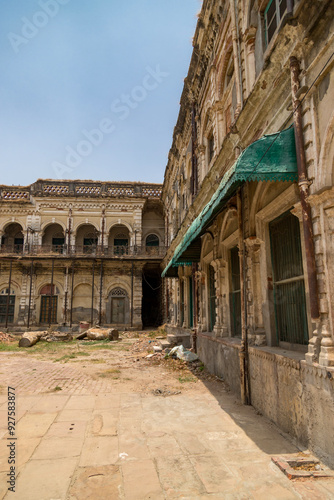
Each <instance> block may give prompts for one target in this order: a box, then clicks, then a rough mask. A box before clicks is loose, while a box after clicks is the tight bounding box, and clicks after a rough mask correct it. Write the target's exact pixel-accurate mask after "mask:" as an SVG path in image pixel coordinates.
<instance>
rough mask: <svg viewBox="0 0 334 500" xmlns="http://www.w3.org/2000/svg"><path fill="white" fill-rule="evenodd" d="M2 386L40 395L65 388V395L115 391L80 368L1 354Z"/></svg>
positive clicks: (0, 371) (105, 381)
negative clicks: (56, 388)
mask: <svg viewBox="0 0 334 500" xmlns="http://www.w3.org/2000/svg"><path fill="white" fill-rule="evenodd" d="M0 385H3V386H4V387H7V386H8V385H10V386H12V387H15V388H16V391H17V393H18V394H21V393H22V394H39V393H41V392H48V391H52V390H53V389H54V388H55V387H57V386H59V387H61V388H62V394H64V393H66V394H99V393H101V392H102V393H108V392H111V391H112V390H113V388H115V384H112V383H111V381H110V380H107V379H101V378H100V379H94V378H93V377H90V376H88V375H87V374H86V373H84V372H83V370H82V369H80V368H79V367H76V366H73V365H70V364H60V363H54V362H48V361H40V360H36V359H33V358H31V359H29V358H27V357H26V356H17V355H16V354H14V355H13V354H12V353H5V354H4V353H0Z"/></svg>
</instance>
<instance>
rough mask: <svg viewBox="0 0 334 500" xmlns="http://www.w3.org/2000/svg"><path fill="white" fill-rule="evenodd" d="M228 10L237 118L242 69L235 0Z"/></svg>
mask: <svg viewBox="0 0 334 500" xmlns="http://www.w3.org/2000/svg"><path fill="white" fill-rule="evenodd" d="M230 10H231V23H232V42H233V58H234V68H235V83H236V89H237V109H236V111H235V114H236V116H235V118H237V116H238V115H239V113H240V111H241V109H242V106H243V96H242V69H241V55H240V41H239V26H238V15H237V5H236V1H235V0H230Z"/></svg>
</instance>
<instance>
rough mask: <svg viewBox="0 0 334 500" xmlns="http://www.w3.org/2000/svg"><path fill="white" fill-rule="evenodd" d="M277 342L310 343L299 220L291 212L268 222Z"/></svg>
mask: <svg viewBox="0 0 334 500" xmlns="http://www.w3.org/2000/svg"><path fill="white" fill-rule="evenodd" d="M269 230H270V242H271V255H272V267H273V285H274V303H275V319H276V330H277V339H278V342H289V343H292V344H304V345H306V344H307V343H308V326H307V315H306V301H305V284H304V272H303V261H302V250H301V243H300V230H299V221H298V219H297V217H295V216H294V215H292V214H291V213H290V212H288V213H285V214H283V215H282V216H281V217H279V218H277V219H275V220H274V221H272V222H271V223H270V224H269Z"/></svg>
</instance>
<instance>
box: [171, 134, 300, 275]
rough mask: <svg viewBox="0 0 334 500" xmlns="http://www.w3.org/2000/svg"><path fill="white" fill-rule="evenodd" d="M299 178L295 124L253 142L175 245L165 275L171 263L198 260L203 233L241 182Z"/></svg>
mask: <svg viewBox="0 0 334 500" xmlns="http://www.w3.org/2000/svg"><path fill="white" fill-rule="evenodd" d="M297 178H298V175H297V157H296V145H295V136H294V129H293V128H292V127H291V128H288V129H287V130H283V131H281V132H278V133H276V134H271V135H264V136H263V137H261V139H259V140H258V141H255V142H253V144H251V145H250V146H248V148H246V149H245V150H244V151H243V152H242V153H241V155H240V156H239V158H238V160H237V161H236V162H235V164H234V165H233V166H232V167H231V168H230V169H229V170H228V172H226V173H225V175H224V176H223V178H222V180H221V182H220V184H219V187H218V189H217V191H216V192H215V194H214V195H213V196H212V198H211V200H210V202H209V203H208V204H207V205H206V206H205V207H204V209H203V210H202V212H201V213H200V214H199V215H198V216H197V217H196V219H195V220H194V221H193V223H192V224H191V226H190V227H189V229H188V230H187V232H186V234H185V235H184V237H183V239H182V241H181V243H180V244H179V245H178V246H177V247H176V249H175V252H174V255H173V258H172V260H171V261H170V262H169V263H168V265H167V267H166V268H165V269H164V271H163V273H162V277H163V278H164V277H167V272H168V270H170V269H171V267H176V266H178V265H184V264H185V263H189V262H199V259H200V253H201V241H200V239H199V238H200V236H201V235H202V234H203V233H204V232H205V229H206V228H207V227H208V226H209V225H210V223H211V222H212V220H213V219H214V217H215V216H216V215H217V214H218V213H219V212H220V211H221V210H222V209H223V208H224V206H225V205H226V203H227V202H228V200H229V199H230V198H231V196H232V195H233V194H234V193H235V192H236V190H237V188H238V187H239V186H240V185H242V184H243V183H245V182H247V181H296V180H297ZM169 272H171V271H169Z"/></svg>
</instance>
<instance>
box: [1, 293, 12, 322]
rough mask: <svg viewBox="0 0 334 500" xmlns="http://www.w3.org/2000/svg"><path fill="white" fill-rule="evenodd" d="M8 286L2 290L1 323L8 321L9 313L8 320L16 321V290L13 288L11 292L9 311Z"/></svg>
mask: <svg viewBox="0 0 334 500" xmlns="http://www.w3.org/2000/svg"><path fill="white" fill-rule="evenodd" d="M8 291H9V289H8V288H4V289H3V290H1V292H0V323H6V316H7V315H8V317H7V318H8V319H7V322H8V323H14V310H15V290H11V291H10V294H9V302H8V311H7V298H8Z"/></svg>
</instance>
